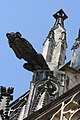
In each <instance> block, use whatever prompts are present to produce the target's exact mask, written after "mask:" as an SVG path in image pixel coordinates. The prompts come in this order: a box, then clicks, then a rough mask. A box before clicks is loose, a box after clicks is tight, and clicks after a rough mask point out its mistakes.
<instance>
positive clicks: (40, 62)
mask: <svg viewBox="0 0 80 120" xmlns="http://www.w3.org/2000/svg"><path fill="white" fill-rule="evenodd" d="M6 36H7V38H8V40H9V46H10V47H11V48H12V49H13V51H14V52H15V54H16V57H17V58H19V59H24V60H25V61H27V63H25V64H24V65H23V67H24V68H25V69H27V70H29V71H32V72H33V71H34V70H38V69H43V70H48V69H49V68H48V65H47V63H46V61H45V60H44V58H43V56H42V54H38V53H37V52H36V51H35V49H34V48H33V46H32V45H31V43H30V42H29V41H28V40H26V39H25V38H22V35H21V34H20V33H19V32H16V33H14V32H11V33H7V34H6Z"/></svg>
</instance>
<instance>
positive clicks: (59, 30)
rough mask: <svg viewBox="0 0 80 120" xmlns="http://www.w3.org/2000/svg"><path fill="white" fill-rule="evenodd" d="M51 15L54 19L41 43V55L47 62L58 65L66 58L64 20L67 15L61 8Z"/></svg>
mask: <svg viewBox="0 0 80 120" xmlns="http://www.w3.org/2000/svg"><path fill="white" fill-rule="evenodd" d="M53 17H54V18H55V19H56V21H55V24H54V26H53V27H52V29H51V30H50V32H49V34H48V36H47V38H46V40H45V41H44V43H43V51H42V55H43V56H44V58H45V60H46V62H47V63H49V64H53V65H54V66H56V67H59V66H60V65H63V64H64V63H65V58H66V48H67V43H66V30H65V28H64V20H66V19H67V18H68V17H67V15H66V14H65V13H64V11H63V10H62V9H61V10H59V11H58V12H57V13H55V14H54V15H53Z"/></svg>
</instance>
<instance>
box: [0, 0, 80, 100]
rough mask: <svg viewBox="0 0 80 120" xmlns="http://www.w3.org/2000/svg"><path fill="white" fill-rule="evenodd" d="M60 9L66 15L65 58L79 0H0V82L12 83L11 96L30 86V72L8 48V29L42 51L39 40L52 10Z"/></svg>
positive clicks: (79, 19)
mask: <svg viewBox="0 0 80 120" xmlns="http://www.w3.org/2000/svg"><path fill="white" fill-rule="evenodd" d="M61 8H62V9H63V10H64V11H65V13H66V14H67V15H68V19H67V20H66V21H65V28H66V31H67V43H68V49H67V61H69V60H70V58H71V47H72V45H73V43H74V41H75V38H76V37H77V34H78V29H79V27H80V0H0V85H3V86H6V87H14V88H15V91H14V99H16V98H18V97H19V96H20V95H22V94H23V93H25V92H26V91H27V90H29V86H30V80H31V78H32V73H31V72H29V71H26V70H25V69H23V67H22V66H23V63H24V61H23V60H19V59H17V58H16V56H15V54H14V52H13V51H12V49H10V48H9V45H8V41H7V38H6V33H7V32H12V31H13V32H16V31H20V32H21V33H22V35H23V37H25V38H26V39H28V40H29V41H30V42H31V43H32V44H33V46H34V48H35V49H36V50H37V51H38V52H41V50H42V43H43V41H44V40H45V38H46V37H47V34H48V32H49V30H50V29H51V27H52V26H53V24H54V22H55V19H54V18H53V16H52V15H53V14H54V13H55V12H57V11H58V10H59V9H61Z"/></svg>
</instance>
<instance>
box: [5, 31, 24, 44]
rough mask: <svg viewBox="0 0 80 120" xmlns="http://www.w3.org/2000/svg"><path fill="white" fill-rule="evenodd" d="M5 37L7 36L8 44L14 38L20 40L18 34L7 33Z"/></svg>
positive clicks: (19, 34)
mask: <svg viewBox="0 0 80 120" xmlns="http://www.w3.org/2000/svg"><path fill="white" fill-rule="evenodd" d="M6 36H7V38H8V40H9V42H10V41H11V42H12V41H13V40H15V39H16V38H21V36H22V35H21V33H20V32H16V33H14V32H11V33H7V34H6Z"/></svg>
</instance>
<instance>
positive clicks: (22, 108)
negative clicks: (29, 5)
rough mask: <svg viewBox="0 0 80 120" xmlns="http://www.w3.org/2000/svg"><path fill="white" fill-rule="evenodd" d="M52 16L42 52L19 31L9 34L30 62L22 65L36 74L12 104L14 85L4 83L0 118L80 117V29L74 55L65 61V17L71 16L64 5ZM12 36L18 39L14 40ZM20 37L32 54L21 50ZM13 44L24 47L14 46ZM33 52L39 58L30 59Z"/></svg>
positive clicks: (76, 119)
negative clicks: (7, 85) (8, 85)
mask: <svg viewBox="0 0 80 120" xmlns="http://www.w3.org/2000/svg"><path fill="white" fill-rule="evenodd" d="M53 17H54V18H55V24H54V26H53V27H52V28H51V30H50V31H49V34H48V36H47V37H46V40H45V41H44V43H43V50H42V53H41V54H38V53H37V52H36V51H35V50H34V49H33V48H32V46H31V44H29V43H28V42H27V43H26V42H25V40H23V38H21V35H20V34H19V33H11V34H7V36H8V39H9V44H10V45H11V46H10V47H11V48H12V49H13V50H14V52H15V54H16V56H17V57H18V58H19V59H20V58H23V59H24V60H25V61H28V63H29V64H27V63H26V64H24V65H23V66H24V68H26V69H27V70H30V71H32V72H33V77H32V81H31V82H30V90H29V91H28V92H26V93H25V94H23V95H22V96H21V97H19V98H18V99H17V100H15V101H14V102H12V103H11V104H9V103H10V100H12V94H13V88H8V90H6V88H4V87H1V98H0V99H1V101H0V102H1V104H0V120H80V59H79V58H80V30H79V33H78V37H77V39H75V43H74V45H73V46H72V49H71V50H72V58H71V60H70V61H69V62H68V63H66V64H65V60H66V49H67V40H66V29H65V26H64V21H65V20H66V19H67V18H68V16H67V15H66V14H65V12H64V11H63V10H62V9H61V10H59V11H58V12H56V13H55V14H54V15H53ZM14 36H16V37H14ZM13 38H14V39H15V41H16V42H15V43H12V41H13ZM20 40H21V41H22V40H23V42H24V43H25V45H26V47H25V48H26V50H25V49H24V51H27V52H28V53H29V51H28V50H27V46H29V45H30V48H31V50H33V51H34V52H33V53H32V55H31V56H29V55H28V56H26V53H27V52H24V51H23V52H22V50H23V48H22V46H21V44H19V41H20ZM13 44H14V45H15V44H17V45H18V47H20V50H21V49H22V50H21V51H20V50H19V49H16V48H14V46H13ZM22 44H23V43H22ZM18 47H17V48H18ZM23 53H25V56H24V54H23ZM34 53H35V54H34ZM34 56H35V58H36V59H33V61H30V57H34ZM30 63H31V64H30Z"/></svg>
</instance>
